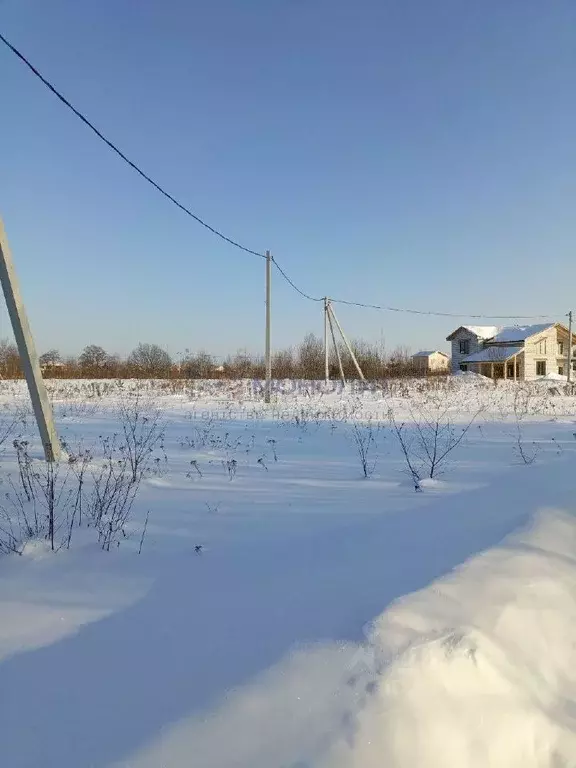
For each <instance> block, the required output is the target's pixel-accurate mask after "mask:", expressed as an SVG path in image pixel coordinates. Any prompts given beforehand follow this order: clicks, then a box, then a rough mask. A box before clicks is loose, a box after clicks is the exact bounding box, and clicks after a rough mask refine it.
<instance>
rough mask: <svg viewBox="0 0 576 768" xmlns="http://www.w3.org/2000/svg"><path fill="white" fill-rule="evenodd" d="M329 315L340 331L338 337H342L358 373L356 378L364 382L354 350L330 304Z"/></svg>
mask: <svg viewBox="0 0 576 768" xmlns="http://www.w3.org/2000/svg"><path fill="white" fill-rule="evenodd" d="M330 314H331V316H332V318H333V320H334V322H335V323H336V327H337V328H338V330H339V331H340V336H342V341H343V342H344V344H345V345H346V349H347V350H348V354H349V355H350V357H351V358H352V362H353V363H354V367H355V368H356V370H357V372H358V376H360V378H361V380H362V381H364V380H365V379H364V374H363V373H362V368H360V363H359V362H358V360H357V358H356V355H355V354H354V350H353V349H352V345H351V344H350V342H349V341H348V338H347V337H346V334H345V333H344V331H343V330H342V326H341V325H340V323H339V322H338V318H337V317H336V312H334V309H333V307H332V304H330Z"/></svg>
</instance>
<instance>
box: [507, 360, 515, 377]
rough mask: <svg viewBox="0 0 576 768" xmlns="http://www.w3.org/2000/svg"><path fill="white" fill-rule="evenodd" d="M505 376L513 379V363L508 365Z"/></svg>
mask: <svg viewBox="0 0 576 768" xmlns="http://www.w3.org/2000/svg"><path fill="white" fill-rule="evenodd" d="M506 376H507V377H508V378H509V379H513V378H514V363H508V367H507V372H506Z"/></svg>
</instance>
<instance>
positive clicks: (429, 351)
mask: <svg viewBox="0 0 576 768" xmlns="http://www.w3.org/2000/svg"><path fill="white" fill-rule="evenodd" d="M430 355H442V356H443V357H446V358H447V357H448V355H447V354H445V353H444V352H440V350H439V349H425V350H423V351H422V352H416V354H415V355H412V357H430Z"/></svg>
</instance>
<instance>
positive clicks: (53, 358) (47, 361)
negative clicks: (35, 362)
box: [39, 349, 62, 366]
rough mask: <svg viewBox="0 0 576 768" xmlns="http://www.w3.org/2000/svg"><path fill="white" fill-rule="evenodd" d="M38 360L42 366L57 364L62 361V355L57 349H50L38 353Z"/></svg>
mask: <svg viewBox="0 0 576 768" xmlns="http://www.w3.org/2000/svg"><path fill="white" fill-rule="evenodd" d="M39 361H40V365H42V366H50V365H58V364H59V363H61V362H62V357H61V355H60V352H59V351H58V350H57V349H50V350H48V352H44V354H43V355H40V357H39Z"/></svg>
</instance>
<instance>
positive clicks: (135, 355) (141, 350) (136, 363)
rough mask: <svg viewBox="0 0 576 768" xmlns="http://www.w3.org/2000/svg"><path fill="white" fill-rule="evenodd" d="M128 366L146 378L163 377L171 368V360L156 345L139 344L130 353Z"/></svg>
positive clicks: (166, 353)
mask: <svg viewBox="0 0 576 768" xmlns="http://www.w3.org/2000/svg"><path fill="white" fill-rule="evenodd" d="M128 364H129V365H131V366H133V367H135V368H137V369H139V371H140V372H141V373H142V374H145V375H146V376H150V377H157V376H165V375H166V374H167V373H168V372H169V370H170V368H171V366H172V358H171V357H170V355H169V354H168V352H166V350H164V349H162V347H160V346H158V344H142V343H141V344H138V346H137V347H136V348H135V349H134V350H132V352H131V353H130V356H129V357H128Z"/></svg>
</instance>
